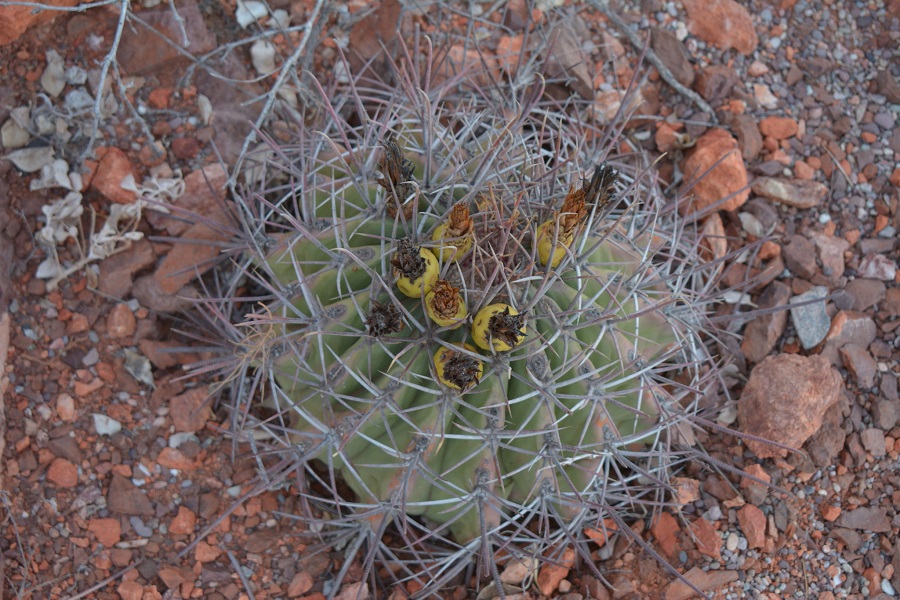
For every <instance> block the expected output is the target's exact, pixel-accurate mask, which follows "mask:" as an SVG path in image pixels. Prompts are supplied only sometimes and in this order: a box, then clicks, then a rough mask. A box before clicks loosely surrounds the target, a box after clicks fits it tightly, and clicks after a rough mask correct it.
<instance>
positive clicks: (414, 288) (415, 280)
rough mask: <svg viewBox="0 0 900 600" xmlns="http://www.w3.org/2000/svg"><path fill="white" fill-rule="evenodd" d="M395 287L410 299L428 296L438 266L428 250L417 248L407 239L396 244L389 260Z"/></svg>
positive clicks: (438, 269) (436, 274)
mask: <svg viewBox="0 0 900 600" xmlns="http://www.w3.org/2000/svg"><path fill="white" fill-rule="evenodd" d="M391 266H393V267H394V276H395V277H397V287H398V288H400V291H401V292H403V293H404V294H406V295H407V296H409V297H410V298H421V297H422V295H423V294H426V295H427V294H428V292H430V291H431V288H432V287H434V282H435V281H437V278H438V273H439V272H440V264H439V263H438V260H437V258H436V257H435V256H434V254H433V253H432V252H431V250H429V249H428V248H417V247H416V246H415V245H414V244H413V243H412V242H411V241H410V240H409V239H407V238H403V239H402V240H400V242H399V243H398V244H397V251H396V252H395V253H394V257H393V258H391Z"/></svg>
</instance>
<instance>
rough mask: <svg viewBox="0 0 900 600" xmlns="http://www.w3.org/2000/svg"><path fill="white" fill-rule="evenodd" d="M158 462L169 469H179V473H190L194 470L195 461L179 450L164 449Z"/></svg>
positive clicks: (157, 458)
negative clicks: (189, 471)
mask: <svg viewBox="0 0 900 600" xmlns="http://www.w3.org/2000/svg"><path fill="white" fill-rule="evenodd" d="M156 462H157V463H159V464H160V466H163V467H166V468H167V469H178V470H179V471H188V470H190V469H193V468H194V461H193V460H191V459H190V458H188V457H187V456H185V455H184V454H183V453H182V452H181V451H180V450H178V449H177V448H163V449H162V452H160V453H159V456H157V457H156Z"/></svg>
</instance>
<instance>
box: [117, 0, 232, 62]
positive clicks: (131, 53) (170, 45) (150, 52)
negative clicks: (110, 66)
mask: <svg viewBox="0 0 900 600" xmlns="http://www.w3.org/2000/svg"><path fill="white" fill-rule="evenodd" d="M173 7H174V8H176V9H177V11H178V12H177V14H176V12H175V11H174V10H172V8H170V7H169V5H161V6H158V7H156V8H151V9H148V10H143V11H141V19H142V20H143V21H144V22H145V23H146V24H147V25H149V27H135V28H129V29H128V31H126V32H125V35H124V36H123V37H122V41H121V43H120V45H119V53H118V54H117V56H116V58H118V60H119V64H120V65H121V66H122V67H124V69H125V71H127V72H128V73H129V74H130V75H139V74H145V73H149V72H151V71H154V70H160V71H168V72H176V71H175V66H177V65H178V64H179V63H181V64H186V63H188V62H189V61H190V59H189V58H187V57H186V56H185V55H183V54H182V53H181V52H179V50H186V51H187V52H188V53H190V54H189V55H198V54H204V53H206V52H209V51H210V50H213V49H214V48H215V47H216V45H217V44H216V36H215V35H213V34H212V33H211V32H210V31H209V30H208V29H207V28H206V25H205V24H204V21H203V14H202V13H201V12H200V9H199V8H198V7H197V4H196V3H195V2H194V1H193V0H178V1H177V2H175V3H174V4H173ZM154 30H155V31H154ZM160 35H162V36H163V37H165V38H168V40H166V39H161V38H160ZM185 41H186V42H187V45H186V46H182V44H184V43H185Z"/></svg>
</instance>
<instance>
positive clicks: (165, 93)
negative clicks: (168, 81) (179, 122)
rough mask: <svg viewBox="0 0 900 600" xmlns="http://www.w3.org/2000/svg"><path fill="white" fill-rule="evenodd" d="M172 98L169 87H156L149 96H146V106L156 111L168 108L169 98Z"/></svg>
mask: <svg viewBox="0 0 900 600" xmlns="http://www.w3.org/2000/svg"><path fill="white" fill-rule="evenodd" d="M171 97H172V88H170V87H158V88H153V90H152V91H151V92H150V94H148V95H147V104H149V105H150V108H155V109H157V110H160V109H163V108H168V106H169V98H171Z"/></svg>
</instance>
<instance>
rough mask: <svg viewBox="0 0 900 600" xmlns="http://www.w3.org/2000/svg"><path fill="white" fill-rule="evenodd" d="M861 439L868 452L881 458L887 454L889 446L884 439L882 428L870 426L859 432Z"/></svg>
mask: <svg viewBox="0 0 900 600" xmlns="http://www.w3.org/2000/svg"><path fill="white" fill-rule="evenodd" d="M859 441H860V442H862V445H863V448H865V449H866V452H868V453H869V454H871V455H872V456H874V457H875V458H881V457H883V456H884V455H885V454H887V447H886V444H885V440H884V432H883V431H882V430H880V429H875V428H874V427H870V428H869V429H866V430H865V431H863V432H862V433H860V434H859Z"/></svg>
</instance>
